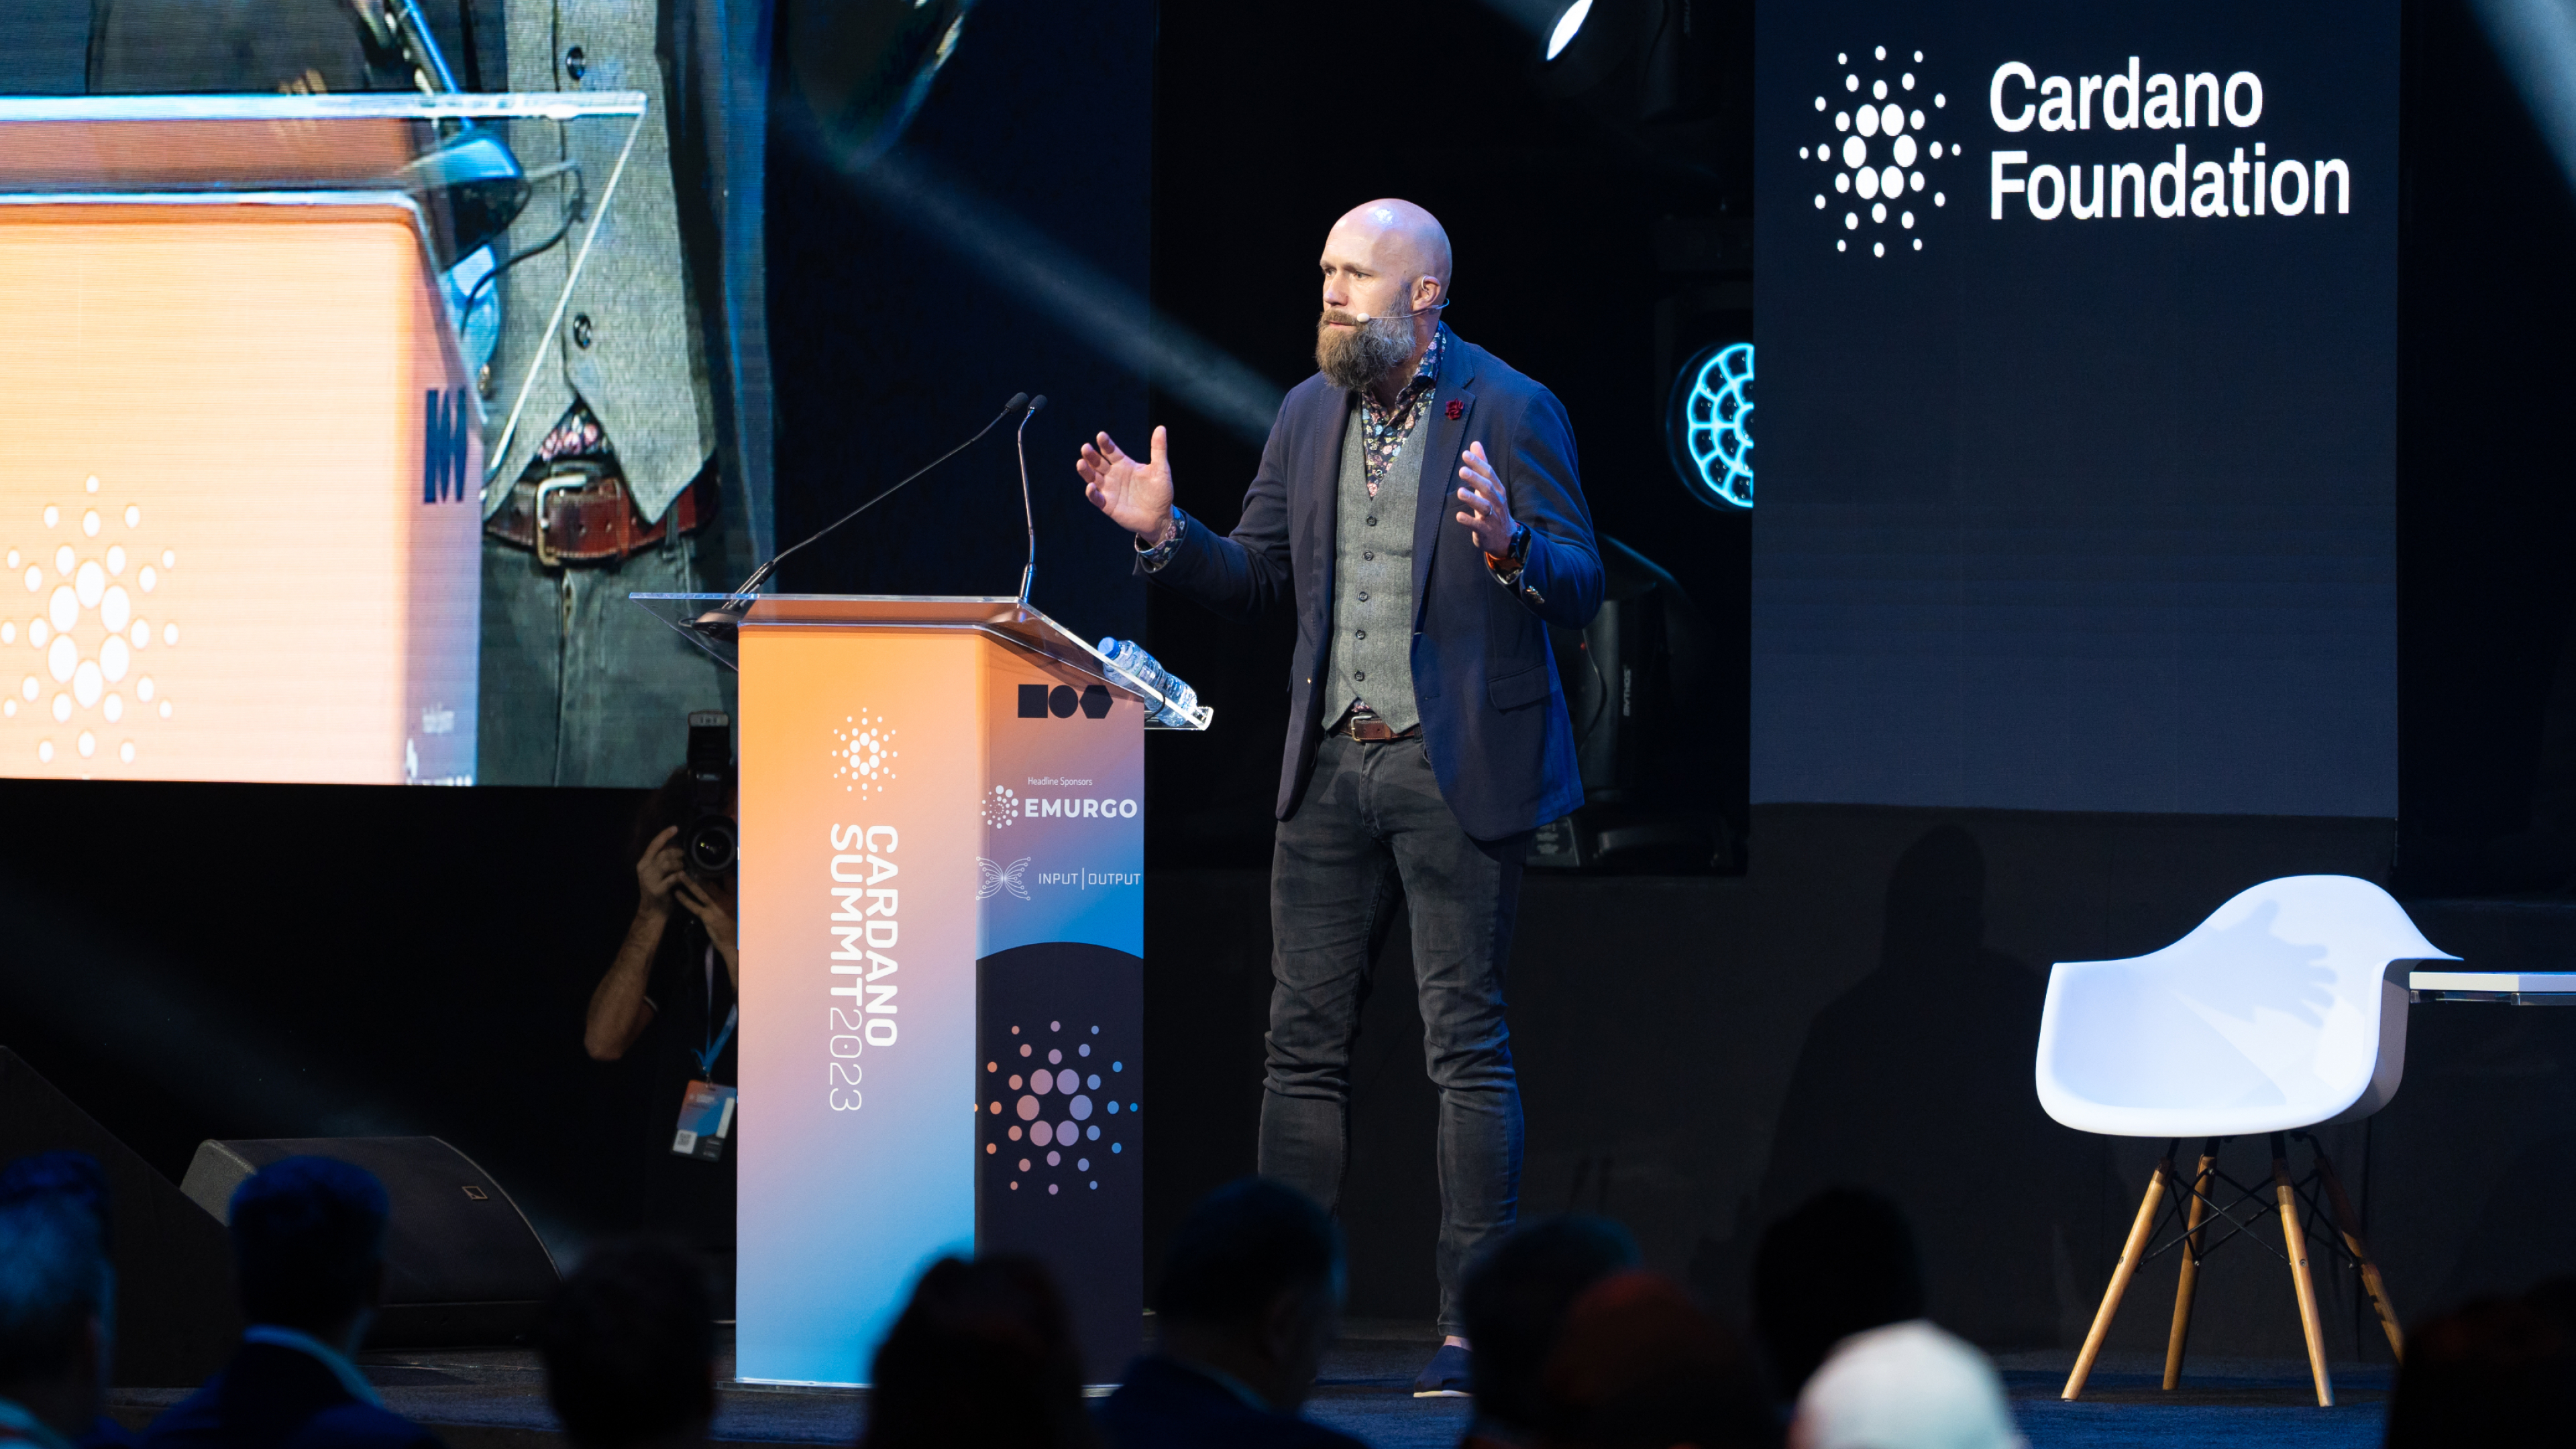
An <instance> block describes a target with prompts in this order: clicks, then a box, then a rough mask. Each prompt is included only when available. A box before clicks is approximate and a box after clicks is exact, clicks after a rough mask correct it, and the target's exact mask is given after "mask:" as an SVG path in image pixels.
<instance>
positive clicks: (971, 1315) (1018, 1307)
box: [859, 1255, 1099, 1449]
mask: <svg viewBox="0 0 2576 1449" xmlns="http://www.w3.org/2000/svg"><path fill="white" fill-rule="evenodd" d="M869 1383H870V1384H871V1385H872V1386H873V1392H872V1394H871V1396H870V1399H869V1403H868V1427H867V1432H866V1433H865V1434H863V1435H861V1436H860V1439H859V1444H860V1449H933V1446H937V1449H1079V1446H1088V1445H1092V1444H1097V1443H1098V1442H1099V1435H1098V1433H1097V1431H1096V1430H1094V1428H1093V1427H1092V1424H1091V1420H1090V1417H1089V1415H1087V1414H1086V1413H1085V1412H1084V1405H1083V1400H1082V1350H1081V1347H1080V1346H1079V1345H1078V1344H1077V1343H1076V1342H1075V1341H1074V1336H1073V1323H1072V1319H1071V1317H1070V1316H1069V1315H1067V1314H1066V1312H1065V1307H1064V1299H1063V1297H1062V1295H1060V1294H1058V1293H1057V1292H1056V1288H1055V1284H1054V1282H1053V1281H1052V1280H1050V1279H1049V1278H1048V1277H1047V1274H1046V1270H1045V1269H1044V1268H1041V1267H1039V1266H1038V1265H1037V1263H1036V1262H1034V1261H1032V1260H1030V1259H1027V1258H1020V1257H1013V1256H1009V1255H995V1256H992V1257H987V1258H978V1259H976V1260H975V1261H973V1262H967V1261H965V1260H963V1259H959V1258H943V1259H941V1260H940V1261H938V1262H936V1263H933V1264H932V1265H931V1266H930V1271H928V1272H926V1273H924V1274H922V1275H921V1281H920V1282H919V1283H917V1284H915V1285H913V1290H912V1301H911V1302H910V1303H908V1304H906V1305H905V1307H904V1310H903V1314H902V1316H901V1317H899V1318H897V1319H896V1320H895V1324H894V1327H893V1329H892V1330H890V1331H889V1332H888V1333H887V1334H886V1337H885V1342H884V1343H883V1344H881V1345H879V1346H878V1348H877V1355H876V1362H875V1365H874V1367H873V1369H872V1371H871V1372H870V1374H869Z"/></svg>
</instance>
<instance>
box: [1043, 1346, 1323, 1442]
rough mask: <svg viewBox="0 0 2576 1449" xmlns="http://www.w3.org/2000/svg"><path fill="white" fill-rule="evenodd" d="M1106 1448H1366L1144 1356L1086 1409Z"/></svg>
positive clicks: (1198, 1375) (1166, 1361) (1169, 1363)
mask: <svg viewBox="0 0 2576 1449" xmlns="http://www.w3.org/2000/svg"><path fill="white" fill-rule="evenodd" d="M1092 1420H1093V1422H1095V1423H1097V1424H1098V1425H1099V1426H1100V1437H1102V1438H1103V1439H1106V1440H1108V1441H1109V1449H1368V1446H1366V1445H1365V1444H1362V1443H1361V1442H1360V1441H1359V1440H1357V1439H1354V1438H1352V1437H1351V1436H1350V1435H1348V1434H1345V1433H1343V1432H1341V1431H1340V1430H1338V1429H1327V1428H1325V1427H1324V1426H1323V1425H1321V1424H1318V1423H1316V1422H1315V1421H1314V1420H1312V1419H1301V1418H1299V1417H1297V1416H1296V1415H1294V1414H1281V1413H1276V1412H1269V1411H1264V1410H1261V1409H1256V1408H1254V1407H1252V1406H1251V1405H1250V1404H1247V1403H1245V1402H1244V1401H1243V1400H1241V1399H1239V1398H1236V1397H1235V1396H1234V1395H1233V1394H1232V1393H1230V1392H1228V1391H1227V1389H1226V1388H1225V1386H1224V1385H1222V1384H1220V1383H1218V1382H1217V1381H1216V1380H1214V1379H1211V1378H1209V1377H1208V1376H1207V1375H1205V1374H1202V1373H1198V1372H1196V1371H1194V1370H1191V1369H1187V1368H1184V1367H1182V1366H1181V1365H1179V1364H1177V1363H1174V1362H1172V1361H1171V1360H1170V1359H1167V1358H1161V1357H1157V1356H1154V1355H1147V1356H1146V1357H1144V1358H1140V1359H1137V1360H1136V1361H1135V1362H1133V1363H1130V1364H1129V1365H1127V1374H1126V1382H1124V1383H1122V1384H1120V1385H1119V1386H1118V1392H1116V1393H1114V1394H1111V1395H1110V1396H1109V1398H1108V1399H1107V1401H1105V1402H1104V1403H1102V1404H1101V1406H1100V1407H1099V1409H1098V1410H1096V1411H1094V1413H1093V1415H1092Z"/></svg>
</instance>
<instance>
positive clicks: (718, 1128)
mask: <svg viewBox="0 0 2576 1449" xmlns="http://www.w3.org/2000/svg"><path fill="white" fill-rule="evenodd" d="M741 1015H742V1010H741V1008H740V1007H736V1008H735V1009H734V1010H732V1011H728V1012H726V1013H725V1023H724V1030H723V1031H721V1032H719V1033H717V1034H716V1035H715V1037H714V1038H713V1039H712V1040H710V1041H709V1042H708V1043H707V1044H706V1045H705V1046H703V1047H700V1048H698V1049H697V1050H696V1051H695V1052H693V1053H692V1055H694V1056H696V1057H697V1059H698V1070H699V1071H700V1072H701V1073H703V1074H704V1075H703V1076H701V1077H700V1078H699V1079H698V1080H697V1081H694V1082H691V1083H689V1088H688V1090H687V1091H686V1092H684V1093H682V1094H681V1097H680V1128H679V1131H677V1132H675V1133H673V1134H672V1136H671V1151H672V1152H673V1154H675V1155H677V1156H680V1157H695V1158H697V1159H699V1160H701V1161H704V1162H714V1161H717V1160H718V1159H720V1158H722V1157H723V1156H724V1149H725V1139H726V1138H728V1137H730V1136H731V1135H732V1134H733V1113H734V1103H735V1101H736V1100H737V1099H738V1098H739V1097H740V1095H741V1091H740V1089H739V1088H735V1087H724V1086H718V1085H717V1084H716V1083H715V1081H714V1080H713V1078H714V1077H715V1072H716V1058H717V1057H719V1056H722V1055H723V1054H724V1049H725V1043H726V1042H728V1041H731V1040H732V1039H733V1028H734V1023H735V1022H736V1021H737V1020H739V1019H740V1018H741Z"/></svg>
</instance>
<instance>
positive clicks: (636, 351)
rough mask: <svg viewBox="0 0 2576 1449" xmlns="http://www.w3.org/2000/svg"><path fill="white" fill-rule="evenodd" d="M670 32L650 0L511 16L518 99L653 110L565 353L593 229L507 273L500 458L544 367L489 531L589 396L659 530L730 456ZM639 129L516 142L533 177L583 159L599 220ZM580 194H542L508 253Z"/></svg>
mask: <svg viewBox="0 0 2576 1449" xmlns="http://www.w3.org/2000/svg"><path fill="white" fill-rule="evenodd" d="M655 23H656V7H655V6H652V5H646V4H639V3H636V0H514V3H513V4H512V5H511V6H510V8H509V11H508V34H509V45H510V52H509V53H510V84H511V88H512V89H514V90H519V91H546V90H587V91H600V90H610V91H614V90H633V91H642V92H644V94H645V96H646V97H647V101H646V106H647V109H646V110H645V112H644V128H643V130H642V131H641V132H640V133H638V134H637V136H636V138H635V154H634V155H633V156H632V157H631V158H629V159H628V161H627V163H626V174H625V175H624V176H623V177H621V178H620V179H619V180H618V183H617V195H616V197H615V198H614V199H613V200H611V202H610V203H609V207H608V229H607V230H606V231H603V232H601V233H600V237H599V245H598V246H597V247H596V248H594V249H593V250H592V251H591V254H590V261H589V263H588V264H587V265H585V266H584V267H583V268H582V273H581V284H580V285H579V286H577V287H575V288H574V289H573V294H572V301H571V303H570V304H569V305H567V306H566V307H565V308H564V318H563V326H562V329H561V330H560V331H559V332H557V333H556V334H555V336H554V337H553V339H552V340H551V341H548V340H547V339H546V337H545V326H546V323H547V322H548V321H549V320H550V319H551V318H552V316H553V313H554V305H555V298H556V297H557V296H558V295H560V294H561V293H562V291H563V285H564V278H565V277H566V276H567V275H569V274H570V272H571V270H572V259H573V255H574V254H575V253H576V252H578V251H579V250H580V249H581V246H582V242H583V240H584V233H585V230H586V228H585V227H584V226H581V225H576V226H574V227H573V229H572V231H571V232H570V233H569V234H568V235H566V236H565V238H564V240H563V242H562V244H561V245H559V246H556V247H554V248H552V249H551V250H548V251H545V252H541V253H539V254H538V255H536V256H533V257H530V258H529V259H528V260H526V261H524V262H522V263H520V264H519V265H517V266H515V267H512V268H511V269H510V270H509V271H507V272H505V273H503V274H502V277H501V281H500V283H499V286H500V289H501V294H502V317H503V322H502V328H501V345H500V347H499V349H498V350H497V351H496V352H494V354H493V357H492V372H493V383H494V386H493V390H492V396H491V399H490V401H489V402H488V404H487V405H486V409H485V416H486V418H487V420H488V426H489V432H488V433H487V434H486V439H485V446H486V447H487V448H492V447H495V446H496V445H497V444H498V443H499V442H500V434H501V429H502V428H503V427H504V426H505V425H506V422H507V419H508V418H509V415H510V409H511V406H512V404H513V403H514V402H515V401H516V400H517V398H518V395H519V384H520V379H521V378H522V377H524V376H525V375H526V370H527V367H528V361H529V358H530V357H531V355H538V356H541V357H542V359H543V360H542V361H541V362H540V363H539V364H538V367H537V379H536V384H535V386H534V387H532V388H531V389H530V390H529V393H528V401H527V406H526V407H525V408H524V409H523V410H521V412H520V416H519V425H518V429H517V431H515V432H513V433H512V434H511V435H510V446H509V448H508V450H507V451H506V452H499V453H498V454H497V455H495V456H488V457H487V458H486V459H485V460H484V461H485V466H486V468H487V469H488V476H489V477H490V478H491V480H492V485H493V486H491V487H489V488H487V489H485V490H484V495H483V516H484V517H486V518H489V517H491V516H492V515H493V514H494V513H495V512H498V511H499V509H500V507H501V505H502V504H503V503H505V502H507V501H508V496H509V492H510V485H511V484H512V483H513V482H515V481H517V479H518V476H519V474H520V472H521V471H523V470H524V469H525V468H526V467H527V466H528V462H529V460H530V459H532V458H534V457H535V456H536V452H537V447H538V445H539V444H541V443H543V442H544V441H545V437H546V434H547V433H548V432H551V431H552V430H553V429H554V426H555V424H556V423H558V422H561V421H562V420H563V415H564V412H565V410H566V409H568V408H570V407H571V406H572V403H573V399H574V398H575V397H576V396H577V397H579V398H580V399H581V400H582V401H583V402H584V403H587V404H588V405H589V407H590V411H591V415H592V416H594V417H596V418H598V419H599V425H600V427H601V428H603V429H604V430H606V432H607V434H608V442H609V446H610V447H612V448H614V449H615V450H616V452H617V466H618V470H619V472H621V473H623V474H624V475H625V478H626V487H627V490H628V492H629V494H630V495H631V496H632V497H633V498H634V500H635V509H636V512H638V513H640V514H642V515H643V517H644V518H645V519H646V520H648V521H650V520H654V519H658V518H660V517H661V516H662V512H663V510H664V509H667V508H669V507H670V506H671V503H672V500H674V499H676V498H678V497H679V496H680V492H681V490H682V489H684V488H687V487H688V486H689V481H690V480H691V479H693V478H695V477H697V475H698V470H699V469H700V468H701V467H702V466H704V465H705V463H706V460H707V456H708V455H709V454H710V453H712V452H714V451H715V436H716V430H715V400H714V396H713V394H712V393H710V392H709V390H708V379H707V377H706V371H705V366H706V363H705V359H706V349H705V347H704V346H703V345H702V344H703V339H702V338H701V336H700V335H699V319H698V309H697V306H696V301H697V299H696V298H695V297H693V296H691V295H690V292H689V282H688V277H687V273H686V270H685V268H684V266H683V263H682V259H681V254H680V220H679V204H678V200H677V197H676V196H675V195H674V193H673V191H672V182H671V147H670V116H669V113H668V112H669V108H668V106H667V105H666V102H667V100H668V99H669V97H670V94H671V92H670V90H669V88H668V87H666V86H665V85H663V83H662V65H661V61H660V59H659V57H658V55H657V54H656V52H655V49H654V42H655V29H654V27H655ZM574 46H579V47H580V48H581V51H582V58H583V70H582V75H581V78H580V79H578V80H576V79H574V78H573V77H572V75H571V74H570V72H569V71H568V70H567V69H566V68H565V66H566V57H567V53H568V52H569V51H570V50H571V49H572V48H573V47H574ZM628 124H629V123H628V122H627V121H626V120H625V119H624V118H622V117H621V118H618V119H615V120H585V121H575V122H572V123H571V124H569V125H565V126H560V127H558V126H556V125H554V124H552V123H549V122H543V121H513V122H511V123H510V130H509V137H510V142H511V144H512V146H513V147H515V148H516V149H517V151H518V153H519V160H520V162H521V163H522V164H523V165H526V166H528V167H530V168H531V169H533V168H535V167H537V166H541V165H546V164H549V163H552V162H555V161H559V160H567V159H569V160H576V161H579V162H580V163H581V169H582V181H583V185H584V187H585V189H586V190H587V191H588V193H589V198H590V205H591V207H592V210H593V213H594V214H596V212H597V210H598V207H599V201H600V195H601V193H602V192H604V191H605V190H606V189H607V187H608V175H609V173H610V172H611V171H613V170H615V169H616V166H617V153H618V150H619V148H620V147H622V146H623V145H624V144H625V140H626V128H627V126H628ZM567 194H568V187H567V186H566V185H565V184H564V183H562V182H553V181H550V182H546V183H544V184H542V185H540V186H538V187H537V188H536V197H535V199H534V200H532V201H531V202H530V203H529V205H528V209H527V210H526V211H524V212H522V213H521V214H520V216H519V219H518V220H517V221H516V222H515V223H513V224H512V225H511V227H510V234H509V240H508V243H507V249H510V250H515V249H518V248H522V247H527V246H531V245H533V244H535V243H536V242H538V241H540V240H542V239H544V238H545V236H546V235H547V234H548V233H550V232H552V231H553V230H554V229H555V227H556V226H557V225H558V224H559V223H560V222H561V221H562V220H563V211H562V202H563V199H564V197H565V196H566V195H567ZM583 323H586V324H587V325H586V326H585V325H582V324H583ZM577 336H578V337H586V338H587V339H588V345H587V346H585V345H583V343H582V342H581V341H579V340H576V338H577ZM727 481H728V482H730V481H731V480H730V479H728V480H727Z"/></svg>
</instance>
